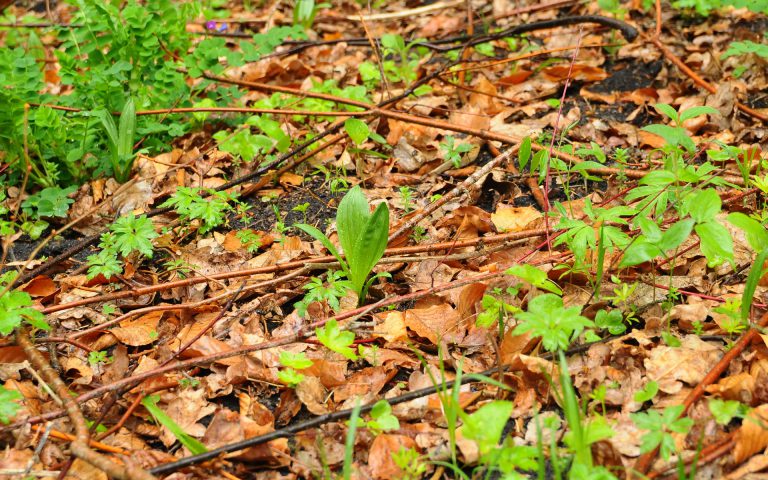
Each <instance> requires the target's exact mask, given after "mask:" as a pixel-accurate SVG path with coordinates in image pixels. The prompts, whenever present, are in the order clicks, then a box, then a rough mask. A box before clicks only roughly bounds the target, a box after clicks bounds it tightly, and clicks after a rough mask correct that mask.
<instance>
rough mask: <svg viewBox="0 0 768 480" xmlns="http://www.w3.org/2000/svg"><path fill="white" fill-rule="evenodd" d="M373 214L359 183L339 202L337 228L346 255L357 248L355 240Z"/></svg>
mask: <svg viewBox="0 0 768 480" xmlns="http://www.w3.org/2000/svg"><path fill="white" fill-rule="evenodd" d="M370 216H371V213H370V208H369V207H368V200H367V199H366V198H365V194H364V193H363V191H362V190H361V189H360V186H359V185H355V186H354V187H352V188H351V189H350V190H349V191H348V192H347V193H346V195H344V198H342V199H341V202H340V203H339V208H338V210H337V211H336V230H337V231H338V233H339V243H340V244H341V248H342V250H343V251H344V255H349V252H351V251H353V250H354V248H355V242H357V239H358V238H360V234H361V232H362V231H363V229H364V228H365V225H366V224H367V223H368V218H369V217H370Z"/></svg>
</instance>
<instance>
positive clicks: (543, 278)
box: [504, 263, 563, 295]
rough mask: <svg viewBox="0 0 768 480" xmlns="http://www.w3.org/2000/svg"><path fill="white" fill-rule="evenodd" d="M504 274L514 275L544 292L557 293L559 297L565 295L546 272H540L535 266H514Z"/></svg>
mask: <svg viewBox="0 0 768 480" xmlns="http://www.w3.org/2000/svg"><path fill="white" fill-rule="evenodd" d="M504 274H506V275H514V276H516V277H518V278H521V279H523V280H525V281H526V282H528V283H530V284H531V285H533V286H536V287H538V288H540V289H542V290H546V291H548V292H552V293H556V294H558V295H562V294H563V291H562V290H561V289H560V287H559V286H558V285H557V284H556V283H555V282H553V281H552V280H550V279H549V277H548V276H547V274H546V272H543V271H542V270H539V269H538V268H536V267H534V266H533V265H529V264H527V263H525V264H517V265H513V266H511V267H510V268H508V269H507V270H506V271H505V272H504Z"/></svg>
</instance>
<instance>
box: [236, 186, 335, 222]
mask: <svg viewBox="0 0 768 480" xmlns="http://www.w3.org/2000/svg"><path fill="white" fill-rule="evenodd" d="M344 193H345V192H331V191H330V189H329V187H328V182H326V181H325V179H324V178H323V177H321V176H314V177H308V178H306V179H305V181H304V184H303V185H301V186H298V187H295V188H293V189H291V190H288V191H286V193H285V194H283V195H281V196H280V197H278V198H276V199H271V200H267V201H263V200H262V199H260V198H254V199H249V201H248V203H249V205H251V206H252V207H253V208H252V209H251V210H249V211H248V215H247V217H246V218H245V219H241V218H235V217H234V216H233V217H232V218H231V219H230V227H231V228H233V229H242V228H252V229H255V230H263V231H267V232H268V231H271V230H274V229H275V225H276V223H277V221H278V220H281V221H282V222H283V224H284V225H285V226H286V227H290V226H291V225H293V224H294V223H308V224H310V225H314V226H316V227H317V228H319V229H320V230H322V231H324V230H325V227H326V226H327V222H332V221H333V219H334V218H336V207H337V206H338V204H339V201H340V200H341V197H343V196H344ZM305 205H306V207H305ZM275 207H277V212H278V213H279V215H280V218H279V219H278V216H277V214H276V213H275Z"/></svg>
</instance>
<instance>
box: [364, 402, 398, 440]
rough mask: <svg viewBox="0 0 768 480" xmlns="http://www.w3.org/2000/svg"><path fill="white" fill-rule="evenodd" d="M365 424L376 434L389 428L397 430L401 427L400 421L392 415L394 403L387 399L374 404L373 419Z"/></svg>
mask: <svg viewBox="0 0 768 480" xmlns="http://www.w3.org/2000/svg"><path fill="white" fill-rule="evenodd" d="M365 426H366V427H367V428H368V429H369V430H371V431H373V433H374V434H375V435H378V434H379V433H381V432H386V431H388V430H397V429H398V428H400V421H399V420H398V419H397V417H396V416H394V415H392V405H390V404H389V403H388V402H387V401H386V400H379V401H378V402H376V403H375V404H374V405H373V408H372V409H371V420H369V421H368V422H366V423H365Z"/></svg>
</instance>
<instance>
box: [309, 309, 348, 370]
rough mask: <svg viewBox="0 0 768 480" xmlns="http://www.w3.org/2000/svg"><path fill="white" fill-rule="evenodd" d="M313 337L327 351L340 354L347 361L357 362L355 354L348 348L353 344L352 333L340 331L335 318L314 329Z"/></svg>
mask: <svg viewBox="0 0 768 480" xmlns="http://www.w3.org/2000/svg"><path fill="white" fill-rule="evenodd" d="M315 335H317V339H318V340H320V343H322V344H323V345H324V346H325V347H326V348H327V349H329V350H332V351H334V352H336V353H340V354H341V355H343V356H344V357H346V358H348V359H349V360H352V361H354V360H357V354H356V353H355V351H354V350H353V349H352V348H350V345H352V344H353V343H354V342H355V334H354V332H350V331H348V330H341V329H340V328H339V325H338V323H337V321H336V319H335V318H332V319H330V320H328V321H327V322H326V323H325V325H324V326H322V327H318V328H316V329H315Z"/></svg>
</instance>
